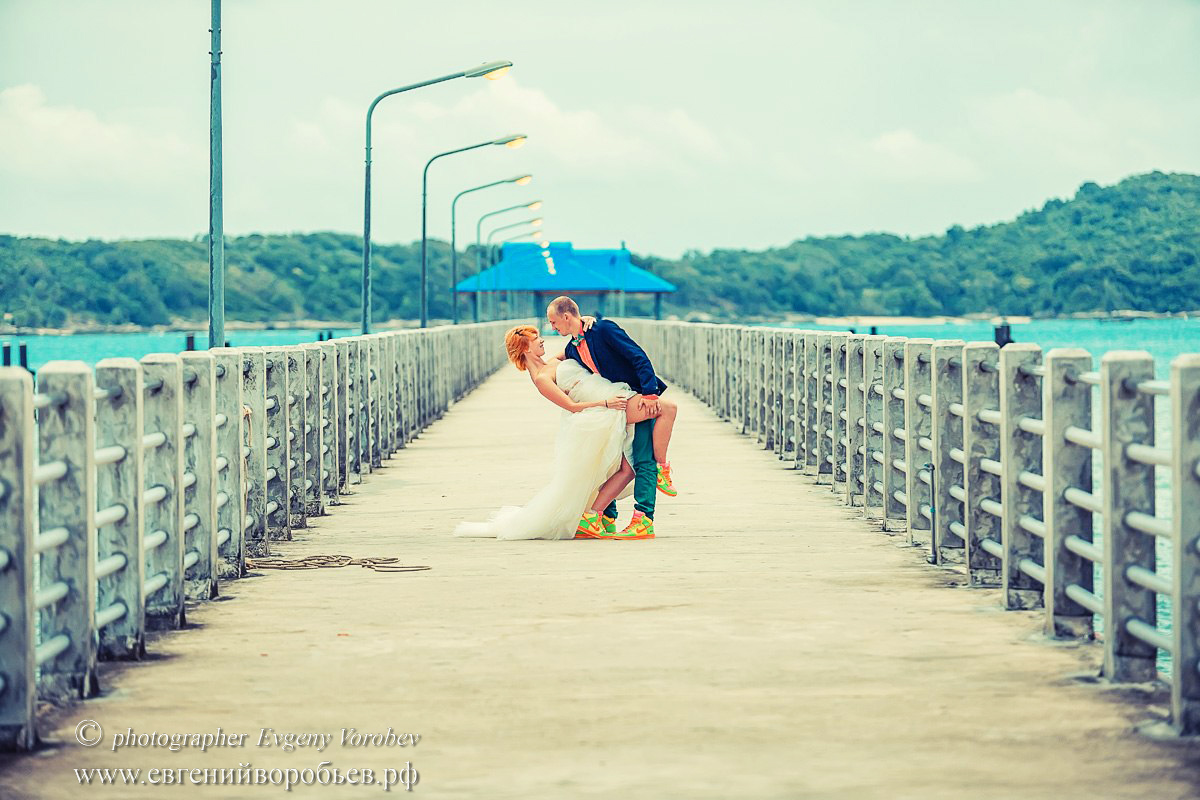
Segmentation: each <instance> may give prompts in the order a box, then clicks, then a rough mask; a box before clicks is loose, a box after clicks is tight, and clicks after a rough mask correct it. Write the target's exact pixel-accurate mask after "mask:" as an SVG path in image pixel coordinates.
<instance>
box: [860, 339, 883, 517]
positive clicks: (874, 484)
mask: <svg viewBox="0 0 1200 800" xmlns="http://www.w3.org/2000/svg"><path fill="white" fill-rule="evenodd" d="M886 340H887V337H886V336H866V337H864V338H863V357H862V360H863V384H864V388H863V423H864V424H863V433H864V437H865V447H866V454H865V456H864V457H863V516H864V517H866V518H868V519H870V518H871V517H872V516H874V515H875V513H876V511H878V512H879V513H880V515H882V513H883V508H884V505H885V500H884V491H883V473H884V464H885V463H886V462H885V461H884V453H883V446H884V439H885V431H886V430H887V429H886V428H885V427H884V426H883V407H884V405H885V400H884V390H883V343H884V342H885V341H886Z"/></svg>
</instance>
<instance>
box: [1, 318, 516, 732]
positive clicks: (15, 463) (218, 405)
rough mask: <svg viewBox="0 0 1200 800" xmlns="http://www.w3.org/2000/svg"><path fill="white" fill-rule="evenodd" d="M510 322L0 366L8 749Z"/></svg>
mask: <svg viewBox="0 0 1200 800" xmlns="http://www.w3.org/2000/svg"><path fill="white" fill-rule="evenodd" d="M508 325H509V323H506V322H494V323H483V324H476V325H459V326H454V327H442V328H432V329H426V330H412V331H398V332H389V333H379V334H374V335H369V336H356V337H349V338H344V339H336V340H333V341H327V342H322V343H314V344H305V345H300V346H295V347H245V348H217V349H213V350H208V351H201V352H187V353H182V354H179V355H176V354H153V355H148V356H145V357H144V358H142V359H141V360H134V359H130V358H113V359H105V360H103V361H100V362H99V363H98V364H96V366H95V368H94V369H93V368H91V367H89V366H88V365H86V364H84V363H83V362H80V361H53V362H50V363H48V364H46V365H44V366H43V367H42V368H41V369H40V370H38V373H37V382H36V386H35V384H34V381H33V379H32V377H31V376H30V374H29V373H28V372H27V371H26V370H24V369H21V368H19V367H3V368H0V747H4V748H8V749H13V748H15V749H28V748H29V747H32V746H33V745H34V743H35V742H36V739H37V732H36V722H35V717H34V711H35V707H36V701H37V699H38V698H39V697H40V698H43V699H49V700H51V701H57V700H62V699H66V698H69V697H88V696H90V695H92V694H94V693H95V691H96V690H97V679H96V665H97V661H98V660H99V659H137V658H140V657H141V656H142V655H143V654H144V653H145V634H146V631H147V630H148V629H161V628H174V627H179V626H180V625H182V624H183V622H184V610H185V601H187V600H192V601H202V600H208V599H210V598H212V597H215V596H216V593H217V590H218V580H219V579H221V578H225V579H232V578H238V577H240V576H242V575H243V574H244V573H245V569H246V557H247V556H250V557H253V556H262V555H266V554H268V553H269V552H270V543H271V541H272V540H279V539H289V538H291V530H292V529H293V528H297V527H304V526H305V525H306V524H307V520H308V518H309V517H311V516H315V515H321V514H324V513H326V511H327V510H328V509H329V507H330V506H336V505H337V503H338V502H339V497H340V496H341V495H342V494H345V493H347V492H348V491H349V489H350V487H351V486H352V485H353V484H355V483H356V482H358V481H360V480H361V476H362V475H364V474H366V473H369V472H371V471H372V470H374V469H376V468H378V467H379V466H381V465H382V463H383V461H384V460H385V459H387V458H388V457H390V456H391V454H392V453H393V452H395V451H396V450H398V449H399V448H402V447H404V446H405V444H406V443H407V442H408V441H410V440H411V439H412V438H413V437H414V436H415V435H416V434H417V433H418V432H419V431H421V430H422V429H423V428H425V427H426V426H427V425H428V424H429V423H430V422H432V421H433V420H435V419H436V418H438V417H439V416H440V415H441V414H442V413H443V412H444V411H445V410H446V408H447V407H448V406H449V405H450V404H451V402H453V401H454V400H456V399H457V398H459V397H460V396H462V395H463V394H465V393H466V392H467V391H469V390H470V389H471V388H473V387H474V386H476V385H477V384H478V383H479V382H480V381H482V380H483V379H484V378H485V377H487V376H488V375H489V374H491V373H492V372H493V371H495V370H496V369H497V367H499V366H500V364H501V363H503V362H504V358H505V354H504V348H503V347H501V346H500V342H501V338H502V335H503V331H504V329H506V328H507V327H508Z"/></svg>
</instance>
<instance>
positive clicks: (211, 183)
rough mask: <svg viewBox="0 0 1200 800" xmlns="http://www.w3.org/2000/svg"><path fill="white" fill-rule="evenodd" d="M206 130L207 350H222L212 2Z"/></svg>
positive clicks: (217, 27) (217, 26) (217, 16)
mask: <svg viewBox="0 0 1200 800" xmlns="http://www.w3.org/2000/svg"><path fill="white" fill-rule="evenodd" d="M209 32H210V34H211V36H212V49H211V50H210V51H209V59H210V66H209V73H208V75H209V78H208V79H209V96H208V100H209V126H208V346H209V347H210V348H213V347H224V346H225V206H224V183H223V178H222V174H223V172H222V164H223V159H222V154H221V142H222V138H221V0H212V28H210V31H209Z"/></svg>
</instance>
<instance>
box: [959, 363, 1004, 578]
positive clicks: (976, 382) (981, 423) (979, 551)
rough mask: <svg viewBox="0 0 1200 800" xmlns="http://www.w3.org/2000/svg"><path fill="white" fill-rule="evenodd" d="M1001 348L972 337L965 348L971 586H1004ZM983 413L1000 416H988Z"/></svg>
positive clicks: (966, 510) (965, 452)
mask: <svg viewBox="0 0 1200 800" xmlns="http://www.w3.org/2000/svg"><path fill="white" fill-rule="evenodd" d="M999 351H1000V348H999V347H997V346H996V344H995V343H994V342H968V343H967V345H966V346H965V347H963V356H962V360H963V455H964V457H965V463H964V464H963V473H964V474H963V477H964V479H965V480H966V484H965V485H964V488H965V489H966V500H964V501H963V516H964V520H963V525H964V526H965V527H966V529H967V536H966V551H967V552H966V559H967V572H968V575H969V576H970V580H971V585H972V586H999V585H1000V583H1001V575H1002V573H1003V564H1002V562H1001V558H1000V556H1001V554H1002V552H1003V549H1002V548H1003V546H1002V544H1001V539H1002V534H1001V530H1000V517H999V515H998V514H999V510H1000V486H1001V482H1000V475H999V466H1000V426H999V424H998V422H999V414H1000V372H999V370H1000V367H999ZM984 414H995V415H996V416H995V417H989V419H991V420H993V421H988V420H987V419H984V417H983V416H982V415H984ZM985 467H991V468H990V469H985ZM993 512H996V513H993Z"/></svg>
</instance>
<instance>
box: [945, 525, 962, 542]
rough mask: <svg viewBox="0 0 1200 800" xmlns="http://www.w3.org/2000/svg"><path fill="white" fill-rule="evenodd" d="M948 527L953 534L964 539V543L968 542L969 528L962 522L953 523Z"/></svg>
mask: <svg viewBox="0 0 1200 800" xmlns="http://www.w3.org/2000/svg"><path fill="white" fill-rule="evenodd" d="M946 527H948V528H949V529H950V532H951V533H953V534H954V535H955V536H957V537H958V538H960V539H962V540H963V541H966V539H967V527H966V526H965V525H963V524H962V523H961V522H951V523H950V524H949V525H947V526H946Z"/></svg>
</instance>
